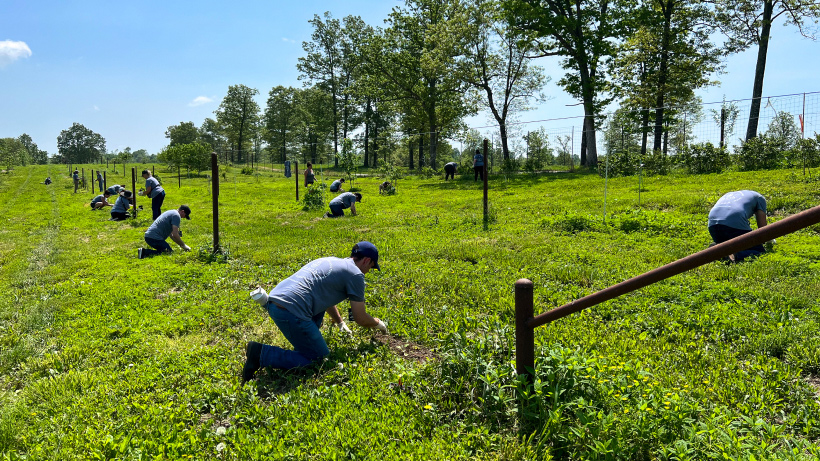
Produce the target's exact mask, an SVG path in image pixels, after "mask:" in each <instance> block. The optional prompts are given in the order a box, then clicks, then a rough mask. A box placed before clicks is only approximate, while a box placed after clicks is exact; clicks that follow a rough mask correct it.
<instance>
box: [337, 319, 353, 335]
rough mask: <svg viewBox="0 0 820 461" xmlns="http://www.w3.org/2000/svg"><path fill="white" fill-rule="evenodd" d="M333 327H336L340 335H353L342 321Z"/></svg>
mask: <svg viewBox="0 0 820 461" xmlns="http://www.w3.org/2000/svg"><path fill="white" fill-rule="evenodd" d="M334 325H336V328H338V329H339V331H341V332H342V333H347V334H349V335H352V334H353V331H351V330H350V327H348V326H347V324H346V323H345V321H344V320H342V321H341V322H339V323H336V324H334Z"/></svg>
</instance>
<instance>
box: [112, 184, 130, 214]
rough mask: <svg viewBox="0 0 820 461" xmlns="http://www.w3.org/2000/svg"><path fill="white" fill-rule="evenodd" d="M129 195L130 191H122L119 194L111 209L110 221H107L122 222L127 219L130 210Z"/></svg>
mask: <svg viewBox="0 0 820 461" xmlns="http://www.w3.org/2000/svg"><path fill="white" fill-rule="evenodd" d="M132 195H133V194H131V191H130V190H123V191H121V192H120V194H119V197H117V201H116V202H114V206H113V207H111V219H109V221H123V220H125V219H126V218H128V214H126V213H127V212H128V209H129V208H131V196H132Z"/></svg>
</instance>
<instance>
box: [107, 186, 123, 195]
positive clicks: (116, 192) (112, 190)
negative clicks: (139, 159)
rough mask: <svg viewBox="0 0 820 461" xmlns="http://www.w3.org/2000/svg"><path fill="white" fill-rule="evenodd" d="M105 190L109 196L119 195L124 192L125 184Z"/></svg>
mask: <svg viewBox="0 0 820 461" xmlns="http://www.w3.org/2000/svg"><path fill="white" fill-rule="evenodd" d="M106 190H107V191H108V194H109V195H119V194H120V192H122V191H124V190H125V184H114V185H113V186H111V187H109V188H108V189H106Z"/></svg>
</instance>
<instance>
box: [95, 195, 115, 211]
mask: <svg viewBox="0 0 820 461" xmlns="http://www.w3.org/2000/svg"><path fill="white" fill-rule="evenodd" d="M110 196H111V194H110V193H109V192H108V191H105V192H103V193H102V194H100V195H98V196H96V197H94V198H93V199H91V210H99V209H100V208H102V207H104V206H113V205H111V204H110V203H108V197H110Z"/></svg>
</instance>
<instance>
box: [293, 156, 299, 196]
mask: <svg viewBox="0 0 820 461" xmlns="http://www.w3.org/2000/svg"><path fill="white" fill-rule="evenodd" d="M293 172H294V174H293V176H295V177H296V201H297V202H298V201H299V162H293Z"/></svg>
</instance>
